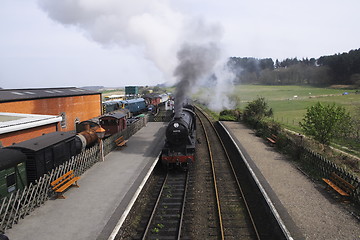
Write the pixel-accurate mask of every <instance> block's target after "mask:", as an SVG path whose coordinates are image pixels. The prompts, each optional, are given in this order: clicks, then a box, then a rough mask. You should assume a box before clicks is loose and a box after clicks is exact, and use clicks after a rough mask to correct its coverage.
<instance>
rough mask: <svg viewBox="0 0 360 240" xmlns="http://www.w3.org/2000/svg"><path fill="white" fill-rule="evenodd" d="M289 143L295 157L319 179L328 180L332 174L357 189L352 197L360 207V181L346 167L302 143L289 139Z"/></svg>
mask: <svg viewBox="0 0 360 240" xmlns="http://www.w3.org/2000/svg"><path fill="white" fill-rule="evenodd" d="M288 140H289V143H290V144H291V148H292V151H291V153H292V154H293V155H296V156H295V158H296V159H297V160H298V161H299V162H301V163H302V164H303V165H304V166H305V167H308V169H311V170H308V171H313V172H315V173H316V175H317V176H318V178H319V179H321V178H328V177H329V176H330V174H331V173H332V172H334V173H336V174H337V175H338V176H340V177H341V178H343V179H344V180H345V181H347V182H348V183H350V184H351V185H353V186H354V187H355V191H354V192H353V193H352V195H351V197H352V199H353V200H354V202H356V203H357V204H359V205H360V179H359V178H358V177H356V176H354V175H353V174H351V173H350V172H349V171H348V170H347V169H346V168H345V167H341V166H339V165H337V164H336V163H334V162H333V161H330V160H328V159H326V158H325V157H323V156H322V155H320V154H318V153H316V152H314V151H312V150H311V149H309V148H307V147H304V146H303V144H301V142H299V141H296V140H295V139H293V138H291V137H288Z"/></svg>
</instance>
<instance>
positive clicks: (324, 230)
mask: <svg viewBox="0 0 360 240" xmlns="http://www.w3.org/2000/svg"><path fill="white" fill-rule="evenodd" d="M222 123H223V124H224V125H225V126H226V127H227V128H228V129H229V130H230V131H231V132H232V134H233V136H235V137H236V138H237V140H238V141H239V142H240V143H241V145H242V146H243V147H244V148H245V149H246V152H247V154H248V155H249V156H250V157H251V160H252V161H253V162H254V164H255V165H256V166H257V168H258V169H259V171H260V172H261V174H262V175H263V176H264V178H265V179H266V181H267V183H268V184H269V186H270V187H271V189H272V191H273V192H274V193H275V194H276V196H277V198H278V199H279V200H280V202H281V204H282V205H283V207H284V208H285V209H286V211H287V213H288V214H289V215H290V217H291V218H292V221H293V222H294V223H295V224H296V226H297V227H298V228H299V230H300V231H301V233H302V235H303V236H304V238H305V239H316V240H318V239H324V240H328V239H346V240H347V239H360V224H359V220H358V219H357V218H355V217H354V216H353V215H352V213H351V207H350V205H349V204H348V203H341V202H339V201H338V200H336V199H334V198H333V197H332V195H331V193H328V192H327V191H325V190H324V185H322V184H320V183H316V182H313V181H312V180H311V179H310V178H308V177H307V176H306V175H304V174H303V173H302V172H301V171H300V170H299V169H298V168H297V167H296V166H295V165H294V164H293V162H292V161H289V160H288V159H287V157H286V156H284V155H282V154H280V153H278V152H276V151H275V149H274V148H273V147H271V146H270V145H269V144H267V143H266V142H265V141H264V140H263V139H262V138H259V137H257V136H255V134H254V131H253V130H251V129H249V128H247V127H246V126H244V125H243V124H241V123H237V122H222Z"/></svg>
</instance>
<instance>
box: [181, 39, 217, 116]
mask: <svg viewBox="0 0 360 240" xmlns="http://www.w3.org/2000/svg"><path fill="white" fill-rule="evenodd" d="M177 58H178V60H179V64H178V66H177V67H176V69H175V71H174V76H175V77H176V78H177V85H176V90H175V117H180V116H181V109H182V106H183V104H184V103H185V101H186V99H187V97H188V93H189V92H191V90H192V88H193V87H195V85H196V82H197V81H198V80H199V79H201V78H202V77H205V76H207V75H210V74H212V70H213V68H214V67H215V64H216V62H217V61H218V60H219V58H220V48H219V47H218V46H217V45H216V44H215V43H212V42H211V43H208V44H202V45H196V44H184V45H183V46H182V48H181V49H180V51H179V52H178V53H177Z"/></svg>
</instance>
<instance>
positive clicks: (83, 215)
mask: <svg viewBox="0 0 360 240" xmlns="http://www.w3.org/2000/svg"><path fill="white" fill-rule="evenodd" d="M164 131H165V125H164V123H155V122H150V123H147V125H146V127H144V128H142V129H141V130H140V131H138V132H137V133H136V134H135V135H133V136H132V137H131V138H130V139H129V141H128V143H127V145H128V146H127V147H126V148H124V149H123V150H121V151H113V152H111V153H110V154H108V155H107V156H106V157H105V161H104V162H99V163H97V164H96V165H94V166H93V167H92V168H91V169H89V170H88V171H87V172H86V173H85V174H84V175H82V177H81V179H79V181H78V182H79V185H81V188H79V189H76V191H71V190H70V191H67V192H66V196H67V198H66V200H62V199H59V200H54V201H47V202H46V203H45V204H44V205H43V206H41V207H40V208H38V209H36V210H35V211H34V212H32V213H31V214H30V216H27V217H26V218H24V219H22V220H21V221H20V222H19V223H18V224H15V225H14V226H13V228H12V229H9V230H8V231H7V232H6V235H7V236H8V237H9V238H10V239H11V240H17V239H18V240H23V239H46V240H51V239H108V237H109V236H110V234H111V233H112V231H113V229H114V227H115V226H116V224H117V223H118V220H119V219H120V218H121V214H122V213H123V212H124V211H125V209H126V207H127V206H128V204H129V202H130V201H131V199H132V197H133V195H134V193H135V192H136V191H137V189H138V188H139V186H140V184H141V182H142V180H143V179H144V176H145V175H146V174H147V172H148V171H149V169H150V167H151V166H152V165H153V163H154V161H156V160H157V157H158V155H159V153H160V151H161V148H162V145H163V141H164V140H163V138H164V135H165V132H164Z"/></svg>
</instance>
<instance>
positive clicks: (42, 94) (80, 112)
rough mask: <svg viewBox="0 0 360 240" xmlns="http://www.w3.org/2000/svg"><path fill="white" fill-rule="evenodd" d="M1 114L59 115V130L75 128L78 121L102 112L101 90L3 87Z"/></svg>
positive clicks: (57, 129) (0, 96)
mask: <svg viewBox="0 0 360 240" xmlns="http://www.w3.org/2000/svg"><path fill="white" fill-rule="evenodd" d="M0 113H22V114H36V115H52V116H56V117H59V116H60V117H61V121H60V123H58V124H57V127H56V131H73V130H75V125H76V123H78V122H81V121H85V120H87V119H91V118H94V117H97V116H99V115H101V93H99V92H94V91H89V90H85V89H81V88H74V87H69V88H37V89H0ZM45 118H46V117H45ZM57 119H58V118H57Z"/></svg>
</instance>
